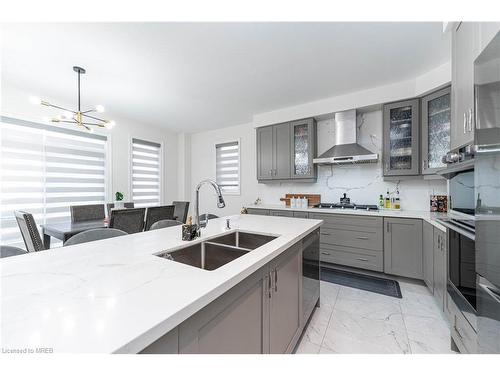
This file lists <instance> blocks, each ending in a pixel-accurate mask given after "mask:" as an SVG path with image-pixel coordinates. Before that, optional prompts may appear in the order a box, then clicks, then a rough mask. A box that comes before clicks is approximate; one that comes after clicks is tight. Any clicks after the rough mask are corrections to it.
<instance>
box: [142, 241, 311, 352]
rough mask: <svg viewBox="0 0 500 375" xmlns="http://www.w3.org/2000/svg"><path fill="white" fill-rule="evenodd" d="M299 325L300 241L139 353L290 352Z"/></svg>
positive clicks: (300, 292)
mask: <svg viewBox="0 0 500 375" xmlns="http://www.w3.org/2000/svg"><path fill="white" fill-rule="evenodd" d="M304 324H305V322H303V318H302V243H301V242H299V243H296V244H295V245H292V246H291V247H290V248H289V249H288V250H286V251H285V252H284V253H283V254H281V255H280V256H279V257H278V258H276V259H275V260H273V261H271V262H270V263H269V264H267V265H266V266H264V267H263V268H261V269H260V270H258V271H257V272H255V273H253V274H252V275H251V276H249V277H248V278H246V279H245V280H243V281H242V282H241V283H239V284H238V285H236V286H235V287H234V288H232V289H231V290H229V291H228V292H226V293H224V294H223V295H222V296H220V297H219V298H218V299H216V300H215V301H214V302H212V303H210V304H209V305H208V306H206V307H204V308H203V309H202V310H200V311H198V312H197V313H195V314H194V315H193V316H191V317H190V318H189V319H187V320H186V321H184V322H183V323H181V324H180V325H179V326H178V327H177V328H175V329H174V330H172V331H170V332H169V333H167V334H166V335H165V336H163V337H161V338H160V339H158V340H157V341H155V342H154V343H152V344H151V345H149V346H148V347H147V348H145V349H144V350H143V351H142V352H141V353H199V354H236V353H237V354H258V353H279V354H283V353H291V352H292V350H293V349H294V347H295V345H296V343H297V341H298V339H299V338H300V334H301V330H302V328H303V326H304Z"/></svg>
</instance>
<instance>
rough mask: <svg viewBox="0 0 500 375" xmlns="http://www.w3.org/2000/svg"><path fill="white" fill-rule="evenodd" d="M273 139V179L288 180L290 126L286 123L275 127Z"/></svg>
mask: <svg viewBox="0 0 500 375" xmlns="http://www.w3.org/2000/svg"><path fill="white" fill-rule="evenodd" d="M273 138H274V153H273V156H274V170H273V178H274V179H277V180H283V179H288V178H290V125H289V124H288V123H286V124H279V125H275V126H273Z"/></svg>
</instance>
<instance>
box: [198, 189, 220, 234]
mask: <svg viewBox="0 0 500 375" xmlns="http://www.w3.org/2000/svg"><path fill="white" fill-rule="evenodd" d="M205 184H209V185H212V187H213V188H214V190H215V193H216V194H217V207H218V208H224V207H226V203H225V202H224V198H223V197H222V191H221V189H220V186H219V185H217V183H216V182H215V181H212V180H203V181H201V182H200V183H199V184H198V185H197V186H196V199H195V204H194V207H195V213H194V223H195V225H197V228H198V231H199V229H200V228H205V227H206V226H207V223H208V216H207V218H206V219H205V220H204V221H203V222H200V188H201V187H202V186H203V185H205Z"/></svg>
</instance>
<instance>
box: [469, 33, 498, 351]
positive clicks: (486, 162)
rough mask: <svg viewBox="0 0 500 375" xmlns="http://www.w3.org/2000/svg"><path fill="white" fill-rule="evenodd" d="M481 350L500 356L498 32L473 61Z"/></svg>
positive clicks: (478, 298) (478, 320)
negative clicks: (499, 354)
mask: <svg viewBox="0 0 500 375" xmlns="http://www.w3.org/2000/svg"><path fill="white" fill-rule="evenodd" d="M474 88H475V116H476V118H475V122H476V129H475V132H474V134H475V140H474V143H475V146H474V151H475V160H476V161H475V198H476V211H475V215H476V262H475V263H476V289H477V296H476V298H477V329H478V343H477V344H478V351H479V352H480V353H500V33H498V34H497V35H496V36H495V37H494V38H493V39H492V41H491V42H490V43H489V44H488V46H487V47H486V48H485V49H484V50H483V52H482V53H481V54H480V55H479V56H478V58H477V59H476V61H475V62H474Z"/></svg>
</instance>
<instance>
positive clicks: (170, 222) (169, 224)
mask: <svg viewBox="0 0 500 375" xmlns="http://www.w3.org/2000/svg"><path fill="white" fill-rule="evenodd" d="M182 224H183V223H181V222H180V221H177V220H160V221H157V222H156V223H153V225H151V227H150V228H149V230H155V229H161V228H169V227H175V226H177V225H182Z"/></svg>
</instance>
